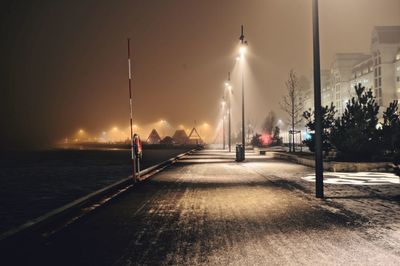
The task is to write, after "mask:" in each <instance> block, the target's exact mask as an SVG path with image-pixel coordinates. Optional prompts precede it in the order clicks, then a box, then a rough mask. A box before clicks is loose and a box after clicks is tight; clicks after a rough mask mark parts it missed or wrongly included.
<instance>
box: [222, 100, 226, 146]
mask: <svg viewBox="0 0 400 266" xmlns="http://www.w3.org/2000/svg"><path fill="white" fill-rule="evenodd" d="M225 104H226V103H225V98H224V97H222V149H223V150H225V135H226V134H225Z"/></svg>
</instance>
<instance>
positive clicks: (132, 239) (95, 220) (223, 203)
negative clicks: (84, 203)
mask: <svg viewBox="0 0 400 266" xmlns="http://www.w3.org/2000/svg"><path fill="white" fill-rule="evenodd" d="M247 158H248V160H249V162H248V163H235V162H234V161H233V155H232V154H228V153H226V152H221V151H213V150H204V151H200V152H198V153H196V154H194V155H191V156H187V157H185V158H184V159H182V160H181V161H179V162H178V163H177V164H175V165H174V166H172V167H170V168H168V169H167V170H165V171H163V172H161V173H159V174H157V175H156V176H154V177H153V178H151V179H150V180H147V181H145V182H143V183H141V184H140V185H138V186H136V187H135V188H134V189H132V190H131V191H130V192H128V193H126V194H125V195H123V196H122V197H121V198H119V199H117V200H115V201H113V202H112V203H110V204H109V205H107V206H105V207H103V208H101V209H99V210H98V211H96V212H94V213H92V214H91V215H89V216H87V217H85V218H83V219H81V220H79V221H78V222H76V223H74V224H73V225H71V226H69V227H68V228H66V229H65V230H63V231H62V232H60V233H58V234H57V235H55V236H53V237H51V238H50V239H49V240H48V241H47V243H44V244H43V245H37V246H31V247H26V246H25V247H24V246H21V248H20V249H18V251H16V252H15V253H16V254H12V256H11V257H13V259H14V261H13V262H14V263H27V262H28V264H30V265H36V264H37V265H46V264H48V265H154V264H168V265H400V254H399V253H398V251H396V247H397V248H398V250H400V243H391V245H385V243H384V242H383V244H382V242H376V241H375V240H374V238H373V236H371V235H369V234H368V233H367V232H366V231H365V230H364V228H363V225H362V224H360V222H359V221H360V217H358V216H357V214H353V213H351V212H344V211H338V210H337V209H335V208H332V207H331V206H330V205H329V204H328V202H326V201H322V200H317V199H314V197H313V195H312V194H309V193H305V192H304V191H302V190H300V189H297V188H296V183H295V182H290V181H288V180H287V179H285V177H286V176H290V177H291V178H294V177H296V176H299V178H300V176H305V175H307V174H310V173H312V169H310V168H307V167H304V166H300V165H295V164H292V163H287V162H279V161H273V160H266V159H265V157H260V156H257V155H249V156H248V157H247ZM259 165H262V167H259Z"/></svg>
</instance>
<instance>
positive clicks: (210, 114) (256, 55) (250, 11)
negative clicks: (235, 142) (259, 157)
mask: <svg viewBox="0 0 400 266" xmlns="http://www.w3.org/2000/svg"><path fill="white" fill-rule="evenodd" d="M16 2H18V3H16ZM33 2H34V1H27V2H26V3H25V4H23V3H22V2H21V1H8V2H7V1H6V2H3V3H2V4H1V6H0V23H1V24H0V33H1V43H0V48H1V54H2V56H1V61H2V62H1V76H0V78H1V79H0V86H1V134H0V137H1V138H0V142H1V146H2V147H21V146H22V147H31V146H33V145H35V146H37V145H42V144H46V143H50V142H53V141H56V140H59V139H62V138H64V137H65V136H67V135H70V134H72V133H73V132H74V131H76V129H78V128H81V127H83V128H85V129H87V130H89V131H90V132H99V131H101V130H103V129H108V128H110V127H112V126H114V125H117V126H118V125H121V126H125V125H128V123H129V104H128V81H127V72H128V71H127V58H126V57H127V55H126V53H127V47H126V46H127V44H126V38H127V37H131V39H132V42H133V46H134V47H133V50H134V61H135V63H134V67H133V71H134V73H133V79H134V80H133V88H134V97H135V100H134V104H135V106H134V110H135V119H136V122H137V123H138V124H141V123H150V122H154V121H157V120H159V119H166V120H167V121H169V122H171V123H172V124H180V123H183V124H186V125H189V126H190V125H193V121H194V120H197V121H198V122H199V123H202V122H208V123H211V124H213V123H215V121H216V120H217V114H218V111H219V102H220V100H221V97H222V89H223V82H224V80H225V79H226V75H227V72H228V71H231V70H232V68H233V65H234V58H235V54H236V49H237V43H238V37H239V35H240V25H241V24H244V26H245V35H246V37H247V39H248V41H249V51H250V52H251V57H250V58H249V61H248V64H249V65H250V68H251V72H252V77H253V79H254V84H257V85H255V86H256V87H257V89H256V91H253V92H256V93H257V94H256V95H257V99H258V100H259V102H258V103H257V106H256V107H255V106H250V105H251V104H254V103H253V102H248V106H249V109H251V108H253V110H256V111H257V115H258V116H259V117H261V118H262V117H265V115H266V114H267V112H268V111H269V110H272V109H274V110H275V111H276V112H277V113H278V114H279V116H280V117H282V118H284V117H283V114H282V112H281V111H280V109H279V105H278V102H279V101H280V100H281V97H282V95H283V94H284V92H285V85H284V82H285V80H286V78H287V74H288V71H289V70H290V69H291V68H293V69H294V70H295V71H296V72H297V73H298V75H299V76H300V75H305V76H306V77H308V78H309V77H311V73H312V21H311V0H260V1H256V0H254V1H250V0H243V1H239V0H237V1H228V0H224V1H216V0H215V1H214V0H208V1H200V0H197V1H194V0H185V1H184V0H180V1H173V0H159V1H155V0H154V1H153V0H152V1H148V0H143V1H105V0H95V1H40V2H39V1H35V2H36V3H33ZM319 4H320V37H321V43H320V44H321V66H322V68H326V67H328V64H329V63H330V61H331V59H332V56H333V55H334V53H336V52H365V53H369V48H370V38H371V32H372V28H373V26H375V25H380V26H385V25H400V0H334V1H333V0H320V1H319ZM250 82H252V81H250ZM251 84H253V83H250V85H251ZM250 85H249V86H250ZM253 96H254V95H253ZM249 101H250V100H249ZM260 102H261V104H260ZM253 113H254V112H253ZM261 118H258V120H260V119H261ZM259 122H261V121H259ZM145 137H147V136H145ZM145 137H144V138H145Z"/></svg>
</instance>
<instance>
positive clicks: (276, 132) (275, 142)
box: [272, 126, 282, 145]
mask: <svg viewBox="0 0 400 266" xmlns="http://www.w3.org/2000/svg"><path fill="white" fill-rule="evenodd" d="M280 134H281V129H280V128H279V127H277V126H276V127H275V128H274V135H273V136H272V145H282V138H281V136H280Z"/></svg>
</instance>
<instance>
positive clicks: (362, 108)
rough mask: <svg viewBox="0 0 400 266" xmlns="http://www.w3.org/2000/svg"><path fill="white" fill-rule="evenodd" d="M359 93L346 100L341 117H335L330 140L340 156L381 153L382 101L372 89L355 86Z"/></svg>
mask: <svg viewBox="0 0 400 266" xmlns="http://www.w3.org/2000/svg"><path fill="white" fill-rule="evenodd" d="M355 91H356V97H353V98H352V99H351V100H350V101H349V102H347V104H346V109H345V111H344V113H343V115H342V117H340V118H338V119H336V121H335V126H334V127H333V129H332V132H331V143H332V144H333V146H334V147H335V148H336V149H337V150H338V152H339V156H340V157H342V158H343V159H350V160H355V161H357V160H370V159H372V158H373V157H375V156H378V155H380V154H381V151H382V146H381V145H380V138H379V130H378V129H377V124H378V112H379V105H378V104H377V103H376V101H375V97H374V96H373V94H372V91H371V90H368V91H365V87H362V86H361V84H358V85H357V86H355Z"/></svg>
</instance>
